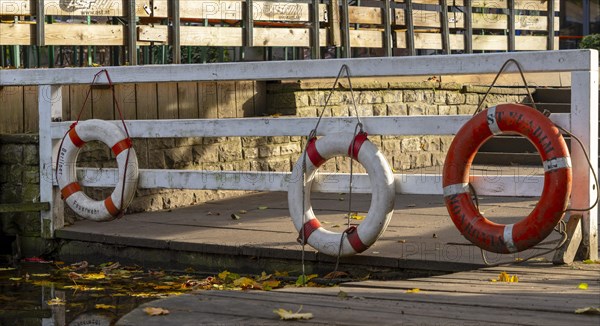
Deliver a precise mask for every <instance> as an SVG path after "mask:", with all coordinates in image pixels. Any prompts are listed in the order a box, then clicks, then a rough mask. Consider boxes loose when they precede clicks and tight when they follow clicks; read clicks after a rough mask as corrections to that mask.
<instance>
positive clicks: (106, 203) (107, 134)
mask: <svg viewBox="0 0 600 326" xmlns="http://www.w3.org/2000/svg"><path fill="white" fill-rule="evenodd" d="M94 140H96V141H101V142H103V143H104V144H106V145H107V146H108V147H110V148H111V150H112V152H113V153H114V155H115V156H116V160H117V165H118V170H119V174H118V175H119V180H118V182H117V184H116V186H115V189H114V191H113V192H112V194H111V195H110V196H108V197H107V198H106V199H105V200H93V199H91V198H90V197H88V196H87V195H86V194H85V193H84V192H83V191H82V190H81V185H80V184H79V181H78V180H77V174H76V165H77V156H78V155H79V151H80V149H81V147H82V146H83V145H85V143H87V142H89V141H94ZM131 146H132V143H131V138H129V137H128V136H127V135H126V134H125V133H124V132H123V131H122V130H121V129H120V128H119V127H117V126H116V125H114V124H112V123H110V122H107V121H104V120H97V119H92V120H86V121H81V122H78V123H77V124H76V125H75V127H72V128H71V129H70V130H69V132H67V134H65V136H64V137H63V140H62V144H61V147H60V148H59V153H58V160H57V163H56V179H57V181H58V186H59V188H60V191H61V195H62V197H63V200H64V201H65V202H66V203H67V205H69V207H70V208H71V209H72V210H73V211H74V212H75V213H77V214H78V215H79V216H81V217H83V218H86V219H90V220H94V221H106V220H111V219H113V218H115V217H116V216H118V215H119V213H121V212H123V211H124V210H125V209H126V208H127V206H129V204H130V203H131V201H132V200H133V197H134V195H135V191H136V188H137V181H138V163H137V157H136V154H135V150H134V149H133V147H131Z"/></svg>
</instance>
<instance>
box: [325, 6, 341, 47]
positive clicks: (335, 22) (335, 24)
mask: <svg viewBox="0 0 600 326" xmlns="http://www.w3.org/2000/svg"><path fill="white" fill-rule="evenodd" d="M327 13H328V14H329V16H328V20H329V42H330V44H331V45H333V46H335V47H339V46H340V45H342V34H341V32H340V0H330V1H329V7H328V9H327Z"/></svg>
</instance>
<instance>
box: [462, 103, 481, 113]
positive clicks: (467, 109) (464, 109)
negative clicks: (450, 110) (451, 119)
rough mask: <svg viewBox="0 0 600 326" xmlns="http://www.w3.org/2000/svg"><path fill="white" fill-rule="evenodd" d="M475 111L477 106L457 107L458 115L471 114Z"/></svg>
mask: <svg viewBox="0 0 600 326" xmlns="http://www.w3.org/2000/svg"><path fill="white" fill-rule="evenodd" d="M475 110H477V105H470V104H469V105H459V106H458V114H473V113H474V112H475Z"/></svg>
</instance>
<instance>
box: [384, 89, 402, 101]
mask: <svg viewBox="0 0 600 326" xmlns="http://www.w3.org/2000/svg"><path fill="white" fill-rule="evenodd" d="M398 102H402V91H398V90H386V91H383V103H398Z"/></svg>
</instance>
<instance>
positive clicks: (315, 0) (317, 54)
mask: <svg viewBox="0 0 600 326" xmlns="http://www.w3.org/2000/svg"><path fill="white" fill-rule="evenodd" d="M319 3H320V1H319V0H312V3H311V6H310V19H311V25H312V28H311V29H310V31H311V33H310V44H311V59H321V42H320V39H319V32H320V26H321V23H320V21H319Z"/></svg>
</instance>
